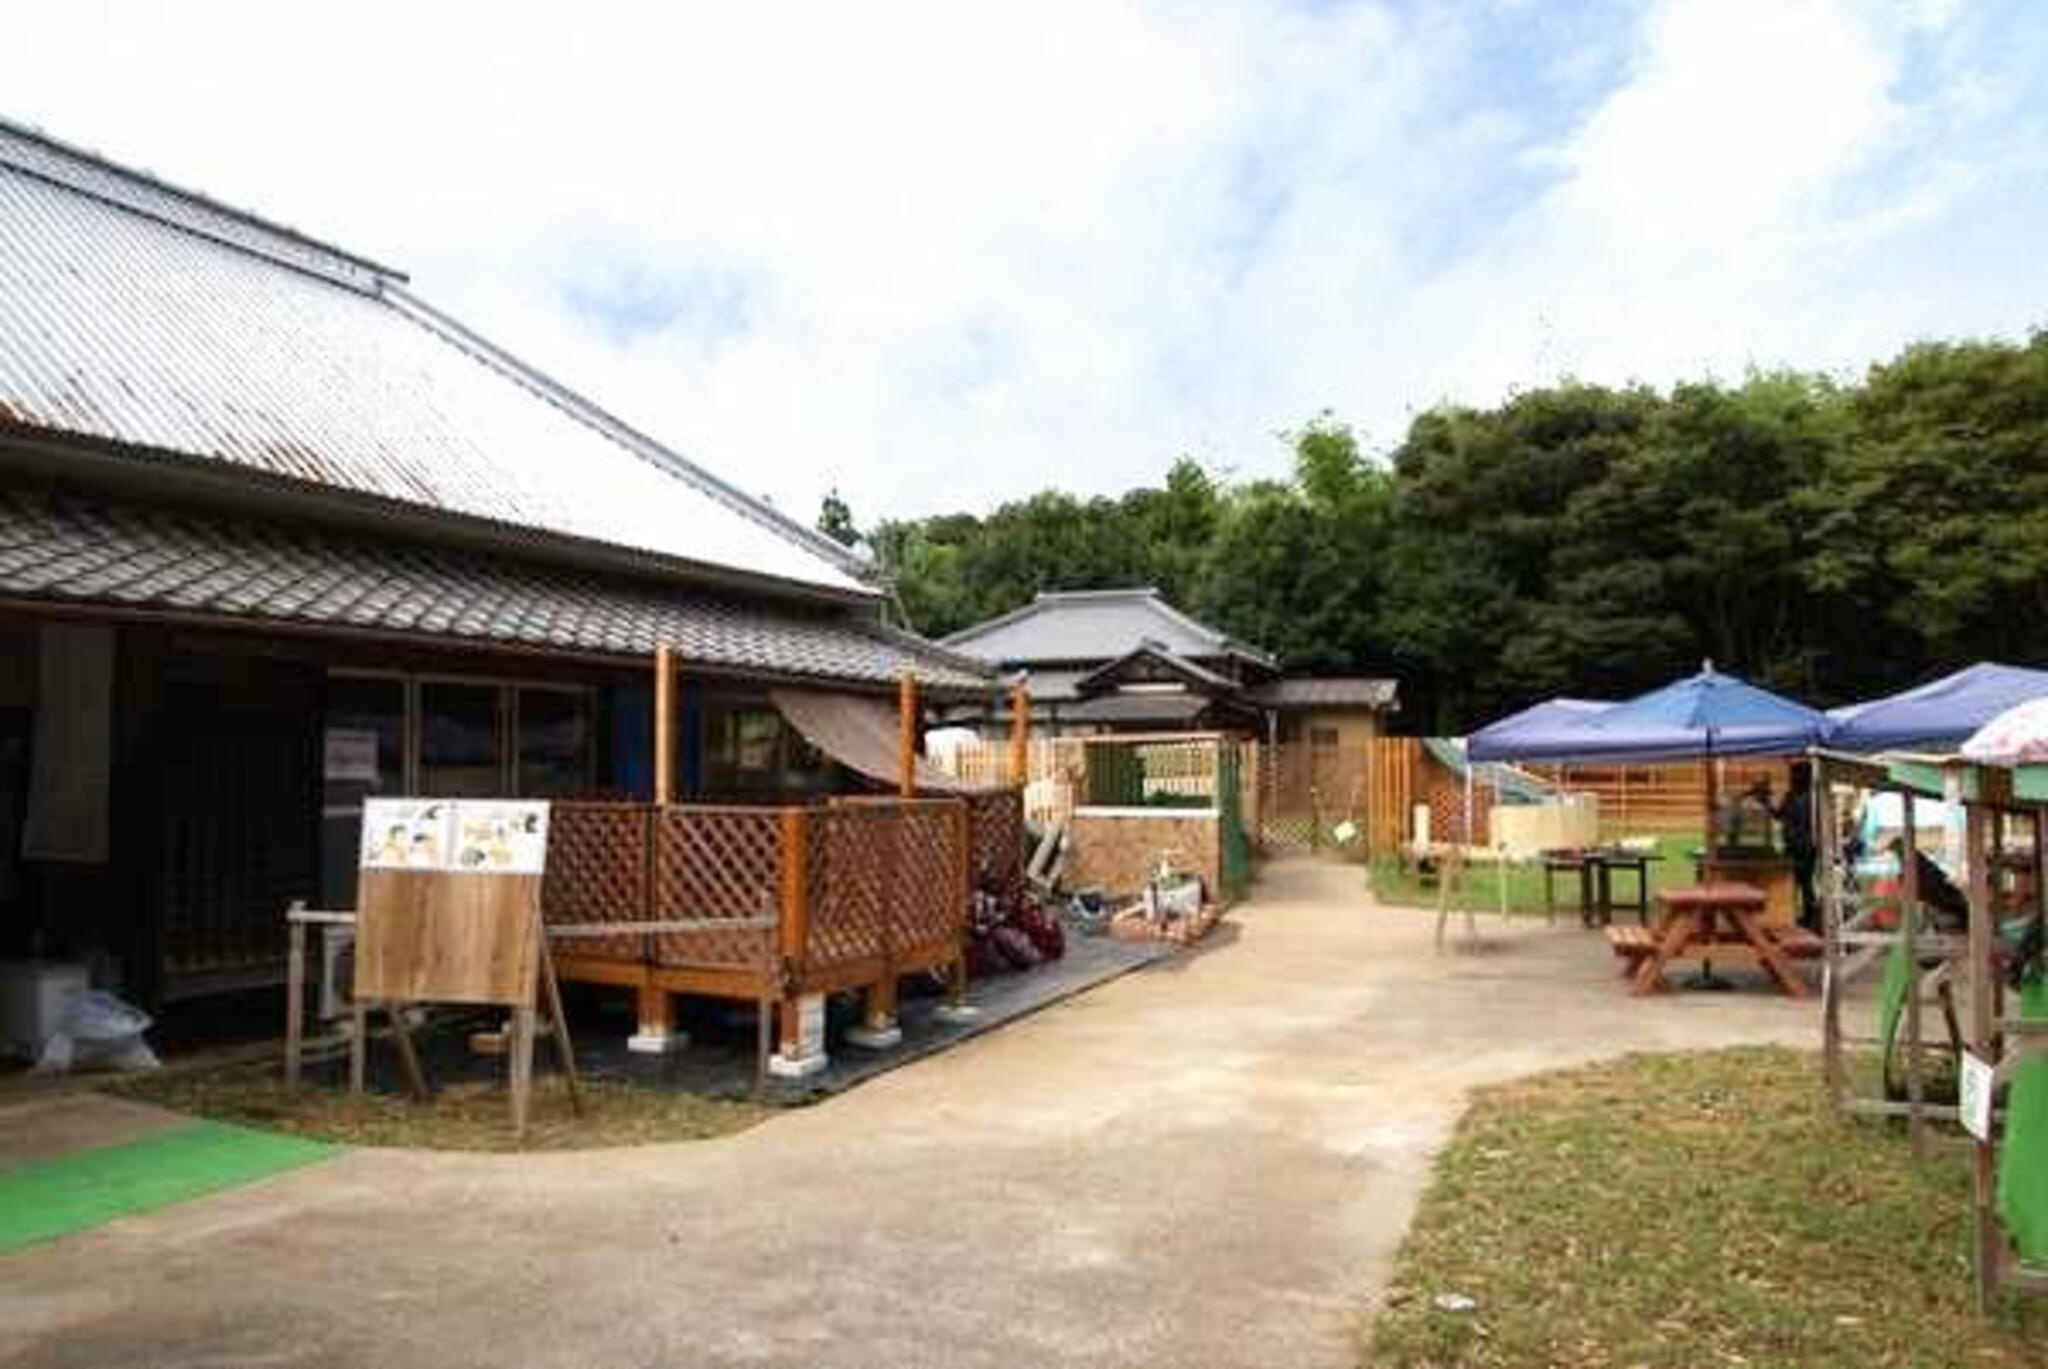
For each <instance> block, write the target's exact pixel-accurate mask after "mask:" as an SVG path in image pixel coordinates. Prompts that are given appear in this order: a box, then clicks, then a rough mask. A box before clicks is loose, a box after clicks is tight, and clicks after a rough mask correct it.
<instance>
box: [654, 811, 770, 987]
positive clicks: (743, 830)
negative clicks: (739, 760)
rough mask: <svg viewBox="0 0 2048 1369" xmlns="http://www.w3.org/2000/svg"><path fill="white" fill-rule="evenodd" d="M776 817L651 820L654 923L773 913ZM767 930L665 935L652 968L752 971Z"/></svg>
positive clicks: (673, 814)
mask: <svg viewBox="0 0 2048 1369" xmlns="http://www.w3.org/2000/svg"><path fill="white" fill-rule="evenodd" d="M782 860H783V853H782V814H781V811H780V810H779V809H774V808H738V807H732V808H710V807H702V806H697V805H688V806H682V807H671V808H664V809H661V810H660V811H659V812H657V813H656V814H655V817H654V862H653V889H652V904H653V908H652V917H653V920H655V921H657V922H663V921H681V920H683V919H702V918H712V919H720V920H724V919H730V920H732V921H734V922H744V921H747V920H749V919H753V918H759V917H761V916H763V915H764V914H770V913H772V912H773V911H774V910H775V909H776V908H777V907H778V903H777V897H778V891H779V889H780V887H781V880H782ZM772 935H774V934H773V933H772V932H766V931H761V930H757V929H749V928H741V927H736V928H734V929H732V930H731V931H725V930H722V929H721V930H717V931H704V932H663V933H658V934H657V935H656V936H655V937H654V938H653V941H654V962H655V963H656V964H657V965H667V966H692V967H697V966H701V967H711V968H721V969H723V968H732V969H753V968H755V967H758V966H759V965H761V964H762V962H763V955H764V950H765V948H764V947H763V946H762V944H761V943H762V940H763V938H765V937H768V936H772Z"/></svg>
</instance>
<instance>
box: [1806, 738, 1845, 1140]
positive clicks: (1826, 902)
mask: <svg viewBox="0 0 2048 1369" xmlns="http://www.w3.org/2000/svg"><path fill="white" fill-rule="evenodd" d="M1811 782H1812V785H1813V788H1812V789H1811V790H1810V791H1809V792H1810V793H1811V794H1812V802H1813V804H1814V823H1815V826H1816V827H1817V829H1818V832H1817V835H1816V837H1815V842H1814V844H1815V845H1816V846H1818V847H1819V848H1820V860H1821V865H1820V877H1821V891H1820V894H1821V913H1820V925H1821V980H1820V991H1821V1009H1820V1030H1821V1077H1822V1079H1823V1080H1824V1081H1825V1082H1826V1084H1827V1090H1828V1101H1829V1102H1830V1103H1832V1104H1833V1105H1834V1108H1835V1110H1836V1111H1837V1112H1839V1111H1841V1110H1842V1105H1843V1103H1844V1102H1845V1101H1846V1100H1847V1098H1848V1093H1849V1079H1848V1073H1847V1071H1846V1069H1845V1068H1844V1065H1843V1061H1842V994H1843V993H1844V992H1845V991H1846V989H1847V987H1848V986H1847V985H1846V984H1844V983H1843V982H1842V872H1841V865H1840V861H1839V860H1838V859H1837V858H1838V856H1839V855H1840V853H1841V841H1840V837H1839V834H1838V832H1837V818H1836V815H1835V789H1834V780H1833V778H1832V776H1831V772H1830V771H1829V769H1828V763H1827V762H1826V761H1825V760H1822V759H1819V758H1816V759H1815V760H1814V762H1813V777H1812V781H1811Z"/></svg>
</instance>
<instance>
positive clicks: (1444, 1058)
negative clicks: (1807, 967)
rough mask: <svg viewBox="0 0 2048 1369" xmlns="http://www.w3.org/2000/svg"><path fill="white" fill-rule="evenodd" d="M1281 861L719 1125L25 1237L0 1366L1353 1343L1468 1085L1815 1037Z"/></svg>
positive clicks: (1800, 1022)
mask: <svg viewBox="0 0 2048 1369" xmlns="http://www.w3.org/2000/svg"><path fill="white" fill-rule="evenodd" d="M1433 925H1434V917H1433V916H1432V915H1429V914H1424V913H1416V912H1407V911H1394V910H1382V909H1376V908H1374V907H1372V906H1371V905H1370V903H1369V901H1368V900H1367V898H1366V896H1365V894H1364V892H1363V876H1362V874H1361V872H1360V871H1358V870H1357V869H1355V868H1349V867H1338V866H1321V865H1312V864H1305V863H1285V864H1278V865H1275V866H1273V867H1270V868H1269V870H1268V871H1267V877H1266V879H1265V880H1264V881H1263V882H1262V884H1261V886H1260V890H1259V897H1258V898H1257V900H1256V901H1255V902H1254V903H1253V904H1251V905H1249V906H1247V907H1246V908H1244V909H1243V910H1242V911H1241V912H1240V913H1239V914H1238V915H1237V916H1236V918H1235V919H1234V922H1233V923H1232V924H1230V925H1229V926H1228V927H1227V928H1226V930H1225V933H1224V935H1223V937H1222V938H1221V939H1220V940H1218V941H1215V942H1212V944H1211V947H1210V948H1209V949H1207V950H1205V951H1204V952H1202V953H1200V954H1198V955H1194V956H1190V957H1185V958H1182V959H1179V960H1176V961H1172V962H1168V963H1166V964H1164V965H1160V966H1155V967H1153V968H1151V969H1148V970H1145V971H1142V972H1140V973H1138V974H1135V975H1132V976H1130V977H1128V978H1126V979H1122V980H1119V981H1117V982H1116V983H1114V984H1111V985H1108V986H1106V987H1104V988H1102V989H1098V990H1096V991H1094V992H1092V993H1089V994H1086V995H1083V996H1082V997H1080V998H1077V999H1074V1000H1071V1001H1069V1002H1067V1003H1065V1004H1062V1005H1060V1006H1058V1007H1056V1008H1053V1009H1051V1010H1049V1011H1047V1012H1045V1013H1043V1014H1041V1015H1039V1016H1037V1017H1034V1018H1031V1019H1028V1020H1026V1021H1024V1022H1021V1023H1018V1024H1015V1025H1013V1026H1011V1027H1009V1028H1006V1029H1005V1030H1003V1031H1000V1032H996V1033H993V1034H991V1035H989V1036H985V1037H982V1038H979V1039H977V1040H975V1041H972V1042H969V1043H968V1044H966V1045H964V1046H962V1047H961V1048H959V1049H958V1050H955V1051H952V1052H950V1053H948V1054H946V1055H943V1056H939V1057H937V1058H935V1059H931V1060H927V1061H924V1062H922V1063H920V1064H917V1065H914V1066H912V1067H910V1068H908V1069H905V1070H902V1071H899V1072H897V1073H895V1074H891V1075H888V1076H886V1077H884V1078H882V1079H879V1080H876V1081H874V1082H872V1083H869V1084H867V1085H865V1086H863V1087H861V1088H860V1089H857V1090H855V1091H853V1092H852V1093H849V1094H847V1095H845V1096H843V1097H839V1098H835V1099H833V1100H831V1101H829V1102H827V1103H824V1104H822V1105H820V1106H818V1107H815V1108H811V1109H806V1110H803V1111H799V1112H793V1113H789V1114H786V1115H784V1116H781V1117H779V1118H777V1119H775V1120H773V1121H771V1122H769V1123H768V1124H766V1125H765V1126H762V1127H759V1128H757V1129H755V1130H753V1131H751V1132H747V1133H744V1134H741V1135H738V1136H733V1137H728V1138H725V1139H722V1140H717V1141H708V1142H700V1143H695V1144H683V1145H675V1146H658V1147H648V1148H645V1149H638V1150H626V1151H606V1152H589V1153H583V1154H552V1155H535V1156H454V1155H445V1154H425V1153H413V1152H377V1151H358V1152H353V1153H350V1154H347V1155H344V1156H342V1157H340V1158H338V1159H335V1160H332V1161H329V1162H327V1163H325V1164H322V1165H319V1166H316V1167H314V1168H312V1169H308V1170H304V1171H300V1172H297V1173H293V1174H288V1175H285V1176H282V1177H280V1178H278V1179H275V1180H271V1181H267V1182H264V1183H260V1184H256V1185H253V1186H250V1187H247V1188H243V1189H238V1190H236V1191H234V1192H230V1193H226V1194H222V1195H219V1196H217V1197H213V1198H207V1199H203V1200H200V1201H196V1202H192V1203H188V1204H185V1205H183V1206H181V1207H177V1208H173V1209H169V1210H166V1211H163V1212H160V1213H156V1214H152V1215H149V1216H144V1217H137V1218H132V1219H128V1220H124V1221H121V1222H117V1223H114V1224H113V1225H110V1226H107V1227H103V1228H101V1229H99V1230H97V1231H94V1232H90V1233H87V1234H85V1235H82V1236H78V1237H74V1238H70V1239H67V1240H64V1241H61V1242H58V1243H55V1244H53V1245H49V1246H45V1247H40V1248H37V1249H34V1250H30V1251H26V1252H23V1253H21V1254H19V1255H15V1256H11V1257H7V1258H5V1259H0V1364H5V1365H37V1366H45V1365H47V1366H64V1365H76V1366H101V1365H108V1364H143V1363H147V1364H152V1365H199V1364H205V1365H217V1364H234V1365H265V1366H273V1365H274V1366H301V1365H306V1366H310V1365H322V1366H325V1365H356V1364H377V1365H380V1366H384V1367H385V1369H404V1367H405V1366H420V1367H421V1369H454V1366H469V1365H476V1366H486V1365H487V1366H491V1367H492V1369H502V1367H503V1366H509V1365H519V1366H527V1367H539V1366H564V1367H565V1369H566V1367H567V1366H576V1367H577V1369H584V1367H585V1366H604V1367H605V1369H626V1367H627V1366H640V1365H650V1366H651V1365H688V1366H695V1365H719V1366H723V1365H788V1366H807V1367H810V1369H828V1367H830V1366H847V1369H875V1367H876V1366H883V1365H888V1366H902V1367H904V1369H908V1367H909V1366H922V1365H930V1366H945V1369H968V1367H969V1366H983V1365H986V1366H1004V1369H1011V1367H1013V1366H1027V1365H1028V1366H1033V1369H1042V1367H1045V1366H1062V1365H1073V1366H1088V1369H1105V1367H1106V1366H1140V1365H1145V1366H1152V1365H1156V1366H1163V1367H1167V1369H1203V1367H1204V1366H1237V1365H1243V1366H1259V1369H1273V1367H1274V1366H1282V1365H1286V1366H1324V1365H1328V1366H1351V1365H1354V1364H1356V1362H1357V1358H1358V1344H1359V1341H1358V1336H1359V1330H1360V1326H1361V1323H1362V1321H1363V1319H1364V1317H1365V1315H1366V1314H1367V1313H1368V1311H1369V1310H1370V1308H1371V1306H1372V1300H1373V1298H1374V1296H1375V1294H1376V1290H1377V1289H1378V1288H1379V1287H1380V1286H1381V1284H1382V1282H1383V1280H1384V1279H1385V1277H1386V1274H1387V1272H1388V1268H1389V1265H1390V1262H1391V1259H1392V1256H1393V1254H1394V1252H1395V1249H1396V1247H1397V1245H1398V1243H1399V1240H1400V1235H1401V1232H1402V1230H1403V1228H1404V1227H1405V1225H1406V1224H1407V1221H1408V1218H1409V1215H1410V1213H1411V1212H1412V1210H1413V1206H1414V1202H1415V1199H1416V1197H1417V1195H1418V1193H1419V1192H1420V1189H1421V1186H1422V1184H1423V1182H1424V1180H1425V1178H1426V1175H1427V1171H1428V1166H1429V1161H1430V1157H1431V1156H1432V1154H1433V1153H1434V1151H1435V1148H1436V1147H1437V1146H1438V1145H1439V1144H1440V1143H1441V1142H1442V1140H1443V1139H1444V1137H1445V1136H1446V1135H1447V1134H1448V1133H1449V1130H1450V1128H1451V1127H1452V1125H1453V1124H1454V1123H1455V1121H1456V1119H1457V1116H1458V1114H1459V1112H1460V1110H1461V1108H1462V1106H1463V1099H1464V1097H1465V1093H1466V1090H1467V1089H1469V1088H1470V1087H1471V1086H1472V1085H1474V1084H1479V1083H1484V1082H1488V1081H1492V1080H1499V1079H1506V1078H1510V1077H1513V1076H1515V1075H1520V1074H1525V1073H1528V1072H1531V1071H1535V1070H1542V1069H1548V1068H1551V1067H1554V1066H1559V1065H1565V1064H1571V1063H1575V1062H1580V1061H1585V1060H1590V1059H1594V1058H1597V1057H1601V1056H1606V1055H1611V1054H1615V1053H1618V1052H1622V1051H1627V1050H1670V1049H1681V1048H1686V1047H1695V1046H1713V1045H1723V1044H1732V1043H1736V1042H1749V1041H1785V1042H1790V1043H1793V1044H1796V1045H1804V1046H1811V1045H1814V1044H1815V1043H1816V1041H1817V1014H1816V1010H1815V1009H1814V1008H1813V1006H1812V1005H1811V1004H1810V1003H1807V1004H1798V1003H1792V1002H1790V1001H1787V1000H1783V999H1780V998H1778V997H1776V996H1772V995H1769V994H1766V993H1765V992H1763V991H1761V990H1759V991H1755V992H1748V993H1741V994H1719V995H1705V994H1690V995H1689V994H1672V995H1666V996H1664V997H1662V998H1659V999H1654V1000H1635V999H1630V998H1628V997H1627V996H1625V995H1624V993H1623V992H1622V989H1621V986H1620V984H1619V982H1618V980H1617V978H1616V975H1615V971H1614V968H1613V964H1612V961H1611V959H1610V958H1609V957H1608V955H1607V954H1606V952H1605V946H1604V943H1602V942H1600V941H1599V939H1598V938H1597V937H1596V936H1595V935H1594V934H1592V933H1587V932H1583V931H1581V930H1579V929H1578V928H1577V926H1576V925H1575V924H1574V925H1565V924H1563V923H1560V925H1559V926H1557V927H1556V928H1545V927H1544V926H1543V925H1542V923H1541V921H1540V920H1537V921H1535V922H1519V923H1516V924H1514V925H1513V926H1512V927H1511V928H1510V929H1509V930H1507V931H1506V932H1505V933H1504V932H1502V931H1501V930H1500V928H1501V924H1500V923H1499V922H1498V921H1497V920H1494V919H1490V918H1489V919H1483V920H1482V926H1483V927H1484V929H1485V931H1486V933H1487V935H1488V937H1489V938H1490V939H1491V940H1490V946H1489V949H1486V950H1484V951H1481V952H1476V953H1475V952H1467V953H1460V954H1453V955H1446V956H1441V957H1439V956H1436V955H1434V954H1432V952H1431V949H1430V935H1431V931H1432V929H1433Z"/></svg>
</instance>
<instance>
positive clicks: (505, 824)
mask: <svg viewBox="0 0 2048 1369" xmlns="http://www.w3.org/2000/svg"><path fill="white" fill-rule="evenodd" d="M547 837H548V806H547V804H545V803H535V802H522V801H510V800H495V799H480V800H470V799H382V798H372V799H368V800H366V801H365V802H364V805H363V845H362V859H361V870H360V874H359V882H358V885H357V895H356V955H355V1000H356V1003H357V1005H358V1008H357V1013H358V1020H359V1024H360V1019H361V1014H362V1012H363V1010H364V1008H365V1007H366V1006H367V1005H369V1004H372V1003H378V1004H382V1005H383V1006H384V1007H385V1008H386V1009H387V1010H388V1011H389V1012H390V1014H391V1017H392V1021H393V1026H394V1030H395V1032H396V1033H397V1036H398V1039H399V1049H400V1050H401V1052H402V1053H403V1054H404V1055H405V1057H406V1060H407V1064H408V1068H409V1069H414V1066H413V1061H412V1052H411V1045H410V1042H409V1040H407V1039H406V1038H405V1035H404V1025H403V1022H402V1020H401V1019H400V1017H399V1015H398V1011H397V1010H398V1009H399V1008H400V1007H401V1006H402V1005H406V1004H413V1003H460V1004H476V1005H484V1006H498V1007H504V1008H507V1009H510V1010H511V1015H512V1036H511V1040H510V1041H509V1042H508V1047H509V1051H510V1056H511V1061H510V1063H511V1075H512V1079H511V1084H512V1087H511V1093H512V1115H513V1125H514V1127H515V1129H516V1130H518V1131H520V1132H522V1133H523V1132H524V1131H525V1129H526V1110H527V1099H528V1093H529V1091H530V1081H531V1077H532V1065H533V1039H534V1035H535V1033H536V1027H537V1024H536V1020H535V1019H536V1010H537V1009H539V1008H543V1007H544V1008H545V1009H546V1011H547V1015H548V1018H549V1023H548V1026H549V1029H550V1031H551V1033H552V1035H553V1036H554V1038H555V1042H556V1046H557V1050H558V1054H559V1056H560V1059H561V1062H562V1066H563V1069H564V1071H565V1073H566V1074H567V1075H568V1078H569V1086H570V1097H571V1100H572V1102H575V1103H577V1104H578V1107H579V1110H580V1102H581V1100H580V1097H579V1096H578V1092H577V1089H576V1068H575V1060H574V1056H573V1054H572V1053H571V1051H570V1047H569V1035H568V1026H567V1024H566V1023H565V1022H564V1021H563V1020H562V1011H561V998H560V994H559V992H558V990H557V988H556V985H555V977H554V966H553V964H552V962H551V961H550V959H549V957H548V950H547V942H546V938H545V937H544V936H543V935H542V933H541V909H540V895H541V880H542V877H543V874H544V872H545V869H546V862H547ZM355 1049H356V1051H357V1052H358V1059H359V1058H360V1051H361V1049H362V1033H361V1031H360V1030H359V1031H358V1032H357V1036H356V1044H355ZM415 1072H416V1070H415ZM354 1078H355V1082H356V1087H357V1088H358V1089H360V1087H361V1070H360V1068H358V1069H357V1070H356V1071H355V1072H354Z"/></svg>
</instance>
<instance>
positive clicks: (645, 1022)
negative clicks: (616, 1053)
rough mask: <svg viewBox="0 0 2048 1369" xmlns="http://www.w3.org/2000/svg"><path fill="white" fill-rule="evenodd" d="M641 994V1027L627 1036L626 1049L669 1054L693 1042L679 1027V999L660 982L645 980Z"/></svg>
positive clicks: (641, 1052) (647, 1053)
mask: <svg viewBox="0 0 2048 1369" xmlns="http://www.w3.org/2000/svg"><path fill="white" fill-rule="evenodd" d="M636 994H637V999H636V1002H637V1006H638V1009H639V1021H640V1025H639V1029H638V1030H636V1031H635V1032H634V1033H633V1034H632V1035H631V1036H630V1037H628V1038H627V1039H626V1049H627V1050H629V1051H632V1052H634V1053H636V1054H639V1055H667V1054H669V1053H670V1052H672V1051H679V1050H681V1049H682V1048H683V1047H685V1046H687V1045H689V1044H690V1038H689V1036H688V1034H687V1033H684V1032H680V1031H677V1030H676V1020H675V1000H674V999H672V998H670V997H669V992H668V990H667V989H664V988H662V987H661V986H660V985H658V984H642V985H641V986H640V987H639V988H638V990H636Z"/></svg>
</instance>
